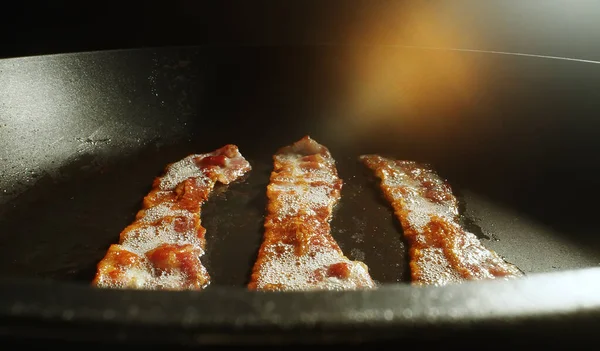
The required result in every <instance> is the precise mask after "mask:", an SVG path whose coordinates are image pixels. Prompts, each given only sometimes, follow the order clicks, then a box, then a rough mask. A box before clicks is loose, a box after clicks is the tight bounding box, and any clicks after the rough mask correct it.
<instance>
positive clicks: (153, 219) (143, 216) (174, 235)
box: [92, 145, 251, 290]
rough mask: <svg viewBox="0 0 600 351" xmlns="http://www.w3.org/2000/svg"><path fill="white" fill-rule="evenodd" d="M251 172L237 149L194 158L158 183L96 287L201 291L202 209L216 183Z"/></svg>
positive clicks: (204, 278) (103, 264)
mask: <svg viewBox="0 0 600 351" xmlns="http://www.w3.org/2000/svg"><path fill="white" fill-rule="evenodd" d="M250 169H251V167H250V164H249V163H248V161H246V160H245V159H244V158H243V156H242V155H241V154H240V153H239V151H238V148H237V146H235V145H226V146H224V147H222V148H220V149H218V150H215V151H213V152H211V153H207V154H201V155H190V156H188V157H186V158H184V159H182V160H180V161H178V162H175V163H172V164H170V165H168V166H167V167H166V171H165V173H164V175H162V176H161V177H158V178H156V179H155V180H154V183H153V185H152V190H151V191H150V193H149V194H148V195H147V196H146V197H145V198H144V202H143V208H142V209H141V210H140V211H139V212H138V213H137V216H136V219H135V221H134V222H133V223H132V224H130V225H129V226H127V227H126V228H125V229H124V230H123V231H122V232H121V235H120V240H119V244H118V245H117V244H113V245H111V246H110V248H109V249H108V252H107V253H106V256H105V257H104V258H103V259H102V260H101V261H100V262H99V263H98V267H97V273H96V277H95V278H94V281H93V283H92V284H93V285H95V286H98V287H105V288H136V289H168V290H188V289H195V290H197V289H202V288H204V287H206V286H207V285H208V284H209V281H210V277H209V275H208V272H207V271H206V269H205V268H204V266H203V265H202V263H201V262H200V256H202V255H203V254H204V246H205V238H204V234H205V232H206V229H204V227H202V225H201V224H200V209H201V206H202V204H203V203H204V202H205V201H206V200H207V199H208V196H209V194H210V193H211V191H212V189H213V187H214V185H215V183H216V182H220V183H223V184H229V183H230V182H233V181H235V180H236V179H238V178H240V177H241V176H242V175H244V174H245V173H246V172H248V171H249V170H250Z"/></svg>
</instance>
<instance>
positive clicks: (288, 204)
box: [248, 136, 375, 291]
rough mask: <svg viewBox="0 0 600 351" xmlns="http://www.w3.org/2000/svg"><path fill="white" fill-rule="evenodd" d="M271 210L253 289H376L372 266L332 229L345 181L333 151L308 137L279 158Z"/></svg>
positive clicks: (271, 190)
mask: <svg viewBox="0 0 600 351" xmlns="http://www.w3.org/2000/svg"><path fill="white" fill-rule="evenodd" d="M273 161H274V169H273V172H272V173H271V179H270V183H269V185H268V186H267V197H268V200H269V202H268V208H267V210H268V215H267V217H266V219H265V224H264V226H265V233H264V238H263V243H262V245H261V247H260V250H259V253H258V259H257V260H256V263H255V265H254V268H253V272H252V276H251V280H250V283H249V284H248V288H249V289H250V290H275V291H294V290H296V291H300V290H324V289H327V290H347V289H358V288H372V287H375V283H374V282H373V280H372V279H371V277H370V275H369V273H368V268H367V266H366V265H365V264H364V263H362V262H358V261H350V260H349V259H348V258H347V257H345V256H344V254H343V253H342V250H341V249H340V247H339V246H338V244H337V243H336V241H335V240H334V239H333V237H332V236H331V233H330V224H329V223H330V221H331V218H332V209H333V207H334V205H335V204H336V203H337V202H338V200H339V199H340V191H341V188H342V183H343V182H342V180H341V179H340V178H338V175H337V170H336V167H335V161H334V159H333V158H332V157H331V154H330V153H329V150H328V149H327V148H326V147H324V146H322V145H320V144H318V143H317V142H315V141H314V140H312V139H311V138H310V137H308V136H306V137H304V138H302V139H301V140H299V141H297V142H296V143H294V144H292V145H290V146H286V147H283V148H281V149H280V150H279V151H278V152H277V153H276V154H275V155H274V157H273Z"/></svg>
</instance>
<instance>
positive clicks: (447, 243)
mask: <svg viewBox="0 0 600 351" xmlns="http://www.w3.org/2000/svg"><path fill="white" fill-rule="evenodd" d="M360 159H361V160H362V161H363V162H364V164H365V165H366V166H367V167H369V168H370V169H371V170H373V171H374V172H375V175H376V176H377V177H378V178H380V180H381V190H382V191H383V194H384V195H385V197H386V198H387V200H388V201H389V202H390V204H391V205H392V207H393V208H394V212H395V214H396V217H397V218H398V219H399V220H400V222H401V224H402V229H403V230H404V236H405V238H406V239H407V241H408V243H409V247H410V251H409V254H410V259H411V261H410V269H411V275H412V281H413V282H414V283H416V284H431V285H445V284H448V283H458V282H462V281H465V280H477V279H493V278H500V277H504V278H509V277H518V276H521V275H522V272H521V271H520V270H519V269H518V268H517V267H515V266H514V265H512V264H510V263H507V262H506V261H504V260H503V259H502V257H500V256H499V255H498V254H497V253H495V252H494V251H492V250H489V249H486V248H485V247H484V246H483V245H482V244H481V242H480V241H479V240H478V239H477V237H476V236H475V235H474V234H472V233H469V232H467V231H465V230H464V229H462V228H461V226H460V224H459V222H458V203H457V200H456V197H455V196H454V195H453V194H452V190H451V188H450V186H449V185H448V184H447V183H446V182H445V181H444V180H443V179H441V178H440V177H439V176H438V175H437V174H435V172H434V171H432V170H431V169H429V168H427V167H425V166H423V165H420V164H418V163H415V162H412V161H400V160H393V159H388V158H384V157H381V156H378V155H363V156H361V157H360Z"/></svg>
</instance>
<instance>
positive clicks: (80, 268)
mask: <svg viewBox="0 0 600 351" xmlns="http://www.w3.org/2000/svg"><path fill="white" fill-rule="evenodd" d="M599 83H600V66H598V65H596V64H593V63H585V62H575V61H564V60H556V59H544V58H533V57H519V56H511V55H497V54H489V53H474V52H459V51H442V50H426V49H409V48H401V47H381V46H380V47H374V46H373V47H369V46H364V47H358V46H352V47H350V46H348V47H344V46H338V47H293V48H292V47H290V48H281V47H280V48H273V47H262V48H259V47H246V48H219V49H214V48H213V49H202V48H179V49H178V48H172V49H160V50H135V51H113V52H97V53H80V54H69V55H57V56H41V57H32V58H18V59H7V60H3V61H0V163H1V165H2V166H1V168H0V170H1V173H0V205H1V207H0V248H1V252H2V255H0V277H1V278H2V280H1V282H0V284H2V290H1V291H2V294H3V295H4V296H3V298H2V299H0V313H1V317H2V319H1V323H2V328H0V332H2V334H3V335H5V336H11V337H17V338H18V337H20V336H23V335H28V336H32V335H33V336H39V337H40V338H55V339H58V338H65V337H67V338H71V339H78V340H82V341H93V340H104V341H106V342H109V341H120V342H123V341H127V340H129V341H134V342H143V341H152V342H168V343H192V344H195V343H226V342H233V341H235V342H251V341H273V342H284V341H307V340H312V341H327V340H329V341H331V340H337V341H340V340H342V341H344V340H345V341H364V340H371V341H372V340H379V341H380V340H387V339H389V338H400V337H401V338H406V339H411V340H412V339H419V338H420V337H422V336H423V335H427V336H432V335H436V336H437V337H443V336H447V335H448V332H452V335H455V336H456V335H459V334H456V333H458V332H460V331H462V332H464V333H480V334H477V335H485V334H481V333H483V331H482V330H485V331H488V332H494V333H500V332H504V333H514V334H515V335H516V334H518V333H520V332H522V331H523V329H522V327H523V326H527V328H526V330H528V331H529V332H531V333H536V332H540V333H541V332H545V333H550V335H551V336H552V335H554V336H556V334H552V330H554V329H553V328H562V327H564V326H565V323H568V325H569V326H576V325H577V326H579V327H578V328H571V329H573V330H575V329H577V330H578V332H581V333H584V332H585V331H586V330H590V324H589V322H590V320H597V318H598V316H599V315H600V314H599V313H600V310H599V308H600V298H599V297H598V296H600V295H599V294H598V290H599V289H598V283H597V281H600V280H599V279H600V272H598V270H597V268H596V269H591V268H593V267H596V266H597V265H598V264H599V263H600V259H599V258H600V239H599V237H598V236H597V235H596V231H597V229H596V228H597V225H596V217H597V208H598V206H597V205H596V199H597V198H598V196H599V195H600V191H599V190H598V189H600V188H599V186H600V181H599V180H598V177H597V174H598V168H599V165H598V157H597V153H598V149H599V146H600V139H599V138H598V135H599V133H598V127H599V126H600V120H599V119H598V116H599V114H600V90H599V89H598V86H599V85H598V84H599ZM304 135H310V136H311V137H313V138H314V139H316V140H317V141H319V142H320V143H322V144H324V145H326V146H327V147H329V148H330V150H331V152H332V154H333V156H334V157H335V158H336V160H337V163H338V171H339V174H340V176H341V178H343V179H344V182H345V184H344V188H343V190H342V199H341V202H340V204H339V206H338V207H337V208H336V212H335V215H334V219H333V222H332V230H333V235H334V237H335V238H336V239H337V240H338V242H339V243H340V246H341V247H342V249H343V251H344V252H345V254H346V255H347V256H349V257H350V258H352V259H360V260H363V261H364V262H365V263H366V264H367V265H368V266H369V268H370V271H371V274H372V276H373V278H374V279H375V280H377V281H378V282H379V283H380V284H381V286H382V288H380V289H379V290H378V291H372V292H346V293H329V292H322V293H309V294H303V293H293V294H292V293H286V294H262V293H250V292H246V291H245V284H246V283H247V281H248V279H249V274H250V269H251V266H252V264H253V262H254V260H255V259H256V253H257V250H258V247H259V245H260V242H261V239H262V229H263V228H262V221H263V216H264V211H265V202H266V196H265V186H266V184H267V183H268V177H269V172H270V170H271V156H272V154H273V153H274V152H275V151H276V150H277V149H278V148H279V147H281V146H283V145H287V144H290V143H292V142H294V141H296V140H297V139H299V138H301V137H302V136H304ZM226 143H233V144H236V145H238V146H239V148H240V150H241V152H242V153H243V155H244V156H245V157H246V158H247V159H249V160H250V162H251V163H252V165H253V167H254V169H253V171H252V172H251V173H250V175H249V177H247V179H245V180H244V181H243V182H239V183H236V184H232V185H230V186H228V187H221V188H219V189H217V192H216V193H215V194H213V196H212V197H211V199H210V201H209V202H208V203H207V204H206V205H205V206H204V209H203V213H202V221H203V224H204V226H205V227H206V229H207V254H206V255H205V256H204V257H203V262H204V264H205V265H206V266H207V268H208V270H209V272H210V274H211V276H212V283H211V285H210V286H209V288H208V289H207V290H205V291H204V292H201V293H198V292H194V293H185V292H182V293H168V292H140V291H105V290H98V289H94V288H92V287H90V286H89V284H90V281H91V280H92V278H93V275H94V273H95V268H96V263H97V262H98V261H99V260H100V259H101V258H102V257H103V256H104V254H105V252H106V249H107V248H108V246H109V245H110V244H111V243H115V242H116V241H117V240H118V235H119V233H120V231H121V230H122V229H123V228H124V227H125V226H126V225H127V224H129V223H130V222H131V221H132V220H133V218H134V215H135V213H136V211H137V210H138V209H139V208H140V206H141V199H142V197H143V196H144V195H145V194H146V193H147V191H148V190H149V187H150V184H151V183H152V180H153V178H154V177H155V176H157V175H159V174H160V173H161V172H162V170H163V168H164V166H165V165H166V164H167V163H170V162H173V161H176V160H178V159H180V158H182V157H184V156H186V155H188V154H190V153H202V152H207V151H211V150H213V149H215V148H217V147H220V146H222V145H224V144H226ZM362 153H382V154H386V155H391V156H394V157H397V158H402V159H412V160H417V161H420V162H426V163H429V164H431V165H432V166H433V167H434V168H435V169H436V170H437V171H438V173H439V174H440V175H442V176H443V177H445V178H447V179H448V180H449V182H450V184H451V185H452V186H453V188H454V190H455V192H456V193H457V195H459V198H460V201H461V204H462V216H463V223H464V225H465V226H466V227H467V228H468V229H469V230H470V231H472V232H474V233H476V234H477V235H479V237H480V239H481V240H482V242H483V243H484V244H485V245H486V246H487V247H489V248H491V249H494V250H496V251H497V252H498V253H500V254H501V255H502V256H504V257H505V258H506V259H507V260H508V261H510V262H512V263H514V264H516V265H517V266H518V267H519V268H520V269H522V270H523V271H524V272H525V273H526V274H527V277H526V278H524V279H520V280H518V281H513V282H504V281H495V282H473V283H466V284H462V285H459V286H450V287H445V288H416V287H411V286H410V284H408V282H409V281H408V280H409V273H408V264H407V255H406V246H405V244H404V243H403V239H402V230H401V229H400V226H399V225H398V223H397V221H396V219H395V218H394V217H393V215H392V212H391V209H390V208H389V206H388V205H387V204H386V202H385V201H384V200H383V198H382V196H381V195H380V192H379V188H378V183H377V181H376V180H375V179H374V178H373V177H371V175H370V174H369V172H368V171H367V170H366V168H365V167H364V166H362V165H361V164H360V163H359V162H358V160H357V156H358V155H360V154H362ZM580 307H581V308H580ZM557 316H562V318H561V319H557V318H556V317H557ZM475 321H477V322H478V323H476V324H473V322H475ZM577 323H579V324H577ZM586 323H588V324H586ZM99 326H101V327H102V328H103V329H102V330H103V332H102V333H100V332H98V329H97V328H98V327H99ZM48 328H51V329H48ZM315 328H316V329H315ZM586 328H587V329H586ZM155 329H156V331H154V330H155ZM571 329H569V330H571ZM149 330H152V331H153V332H149ZM573 332H574V331H573ZM265 335H268V338H267V339H265V338H264V337H265ZM469 335H471V337H472V335H474V334H469ZM540 335H542V334H540ZM543 335H544V338H548V337H549V336H548V334H543ZM560 335H564V334H560ZM529 337H531V335H530V336H529ZM545 340H548V339H545Z"/></svg>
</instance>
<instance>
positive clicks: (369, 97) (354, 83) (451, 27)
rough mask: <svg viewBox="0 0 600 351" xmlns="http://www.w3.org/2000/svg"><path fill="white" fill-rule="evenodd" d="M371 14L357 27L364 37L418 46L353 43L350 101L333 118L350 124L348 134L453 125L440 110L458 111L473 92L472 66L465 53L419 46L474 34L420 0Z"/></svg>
mask: <svg viewBox="0 0 600 351" xmlns="http://www.w3.org/2000/svg"><path fill="white" fill-rule="evenodd" d="M396 10H397V11H399V12H397V11H396ZM373 17H374V19H373V21H372V22H370V23H364V24H361V25H359V26H358V28H357V34H356V35H357V36H358V37H360V38H364V40H365V42H368V43H378V42H382V41H383V42H386V43H390V42H401V43H403V44H407V43H408V44H410V45H414V46H418V47H420V48H414V47H405V46H394V45H365V46H361V47H353V49H352V52H350V53H349V55H351V59H350V60H351V62H352V66H351V68H350V69H349V73H350V74H351V77H349V80H348V82H349V84H350V86H349V91H348V94H349V95H348V101H347V104H346V106H345V107H344V111H343V112H340V113H339V119H338V120H337V121H335V123H337V124H338V126H339V123H344V125H345V126H347V127H350V129H351V130H352V131H353V134H354V135H348V136H349V137H351V138H355V137H356V136H357V135H356V133H359V134H361V133H364V134H366V133H369V131H372V128H381V126H382V125H385V126H386V128H407V126H408V127H410V128H417V129H420V128H432V127H433V128H435V127H436V126H437V127H441V126H444V125H446V126H447V125H451V124H452V121H448V120H441V119H442V118H443V116H444V112H447V111H456V109H459V108H461V105H462V104H464V102H465V101H467V100H469V99H470V98H471V97H472V96H473V93H474V92H475V91H476V89H477V80H476V76H475V74H474V72H476V69H475V68H476V67H474V66H473V63H472V62H470V59H469V58H470V57H471V56H469V55H465V54H464V53H460V52H453V51H447V50H429V49H423V48H424V47H430V48H432V47H435V48H452V47H456V45H457V43H458V42H459V40H461V39H464V36H467V35H472V33H468V32H467V31H466V30H465V29H464V28H461V27H460V25H458V24H457V23H454V22H452V21H448V20H443V19H442V18H441V16H439V15H438V14H437V13H436V12H434V11H433V10H432V8H430V7H429V6H428V5H426V4H423V3H420V5H412V6H411V8H410V9H406V8H402V9H400V8H395V7H394V6H391V7H390V8H388V9H387V11H386V12H385V13H379V14H378V16H373ZM446 18H447V17H446ZM390 23H395V25H392V26H390ZM382 24H384V25H382Z"/></svg>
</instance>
